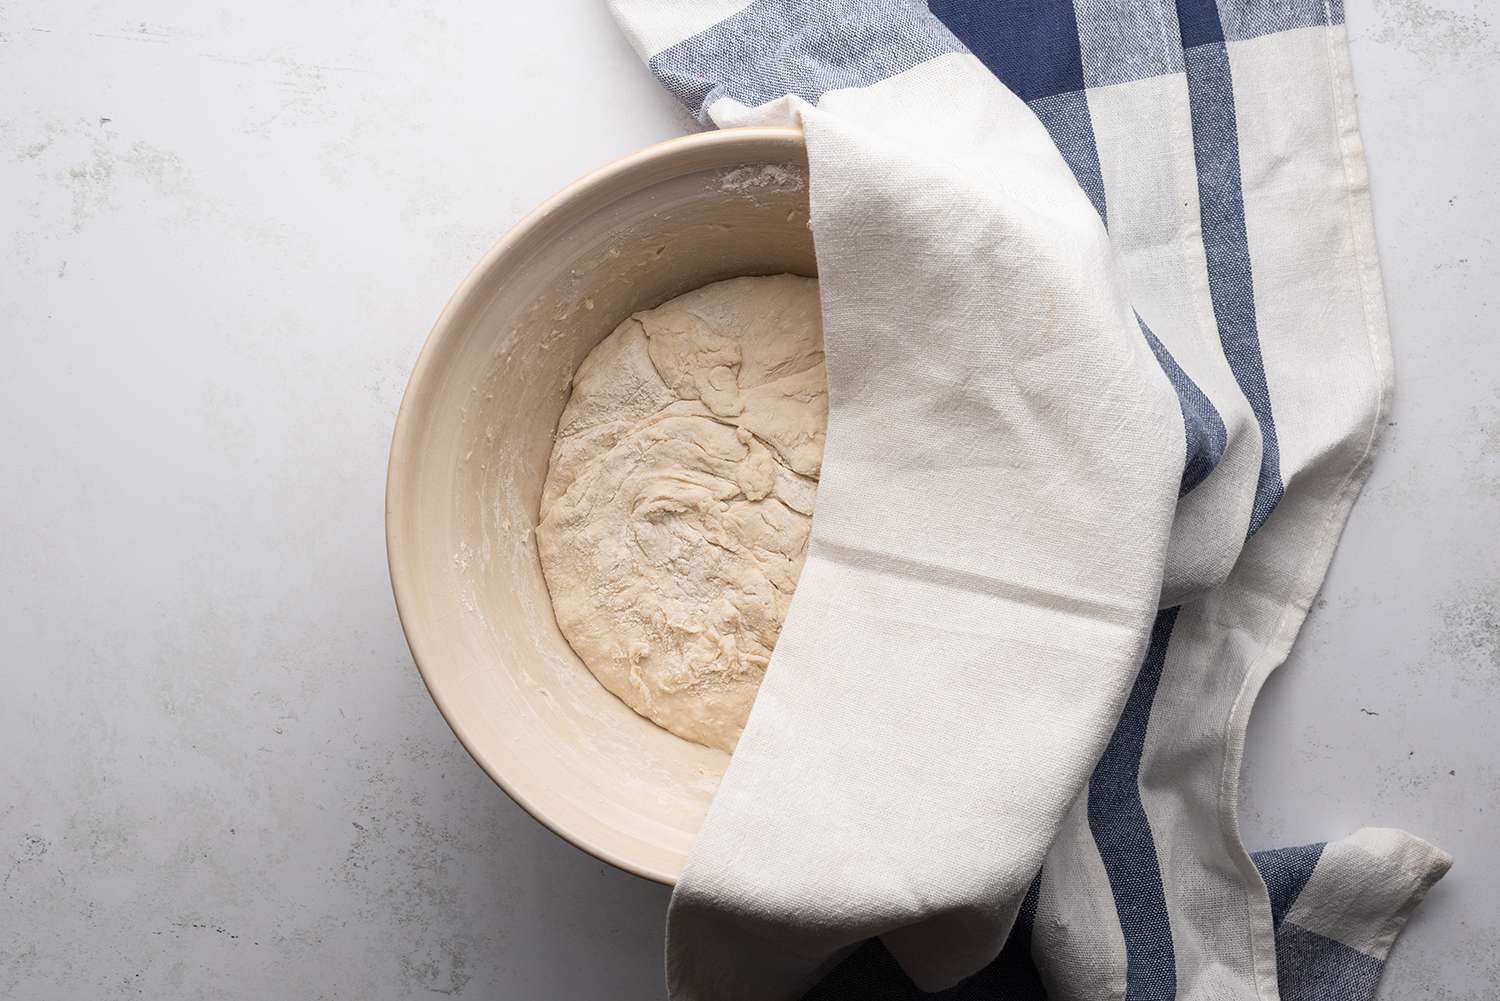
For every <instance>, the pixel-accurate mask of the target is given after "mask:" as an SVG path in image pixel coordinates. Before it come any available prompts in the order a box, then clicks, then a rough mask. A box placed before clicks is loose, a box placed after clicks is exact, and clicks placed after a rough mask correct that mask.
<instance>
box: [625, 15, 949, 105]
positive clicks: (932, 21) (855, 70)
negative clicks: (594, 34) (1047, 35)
mask: <svg viewBox="0 0 1500 1001" xmlns="http://www.w3.org/2000/svg"><path fill="white" fill-rule="evenodd" d="M962 49H963V46H962V45H961V44H960V43H959V42H958V40H957V39H955V38H954V37H953V35H952V33H951V32H949V31H948V30H947V29H946V28H944V27H943V25H942V23H941V22H939V21H938V20H937V19H936V18H934V17H933V16H932V15H931V14H929V13H928V11H927V10H926V8H924V7H923V6H922V5H921V3H920V2H919V0H900V2H895V3H892V2H885V0H755V2H754V3H751V4H750V6H748V7H746V8H745V9H743V10H741V11H739V12H738V13H736V14H733V15H731V16H729V17H727V18H725V19H724V20H723V21H720V22H719V23H718V24H716V25H714V26H713V27H712V28H709V29H708V30H707V31H704V32H701V33H700V34H697V35H694V36H693V37H692V38H689V39H686V40H685V41H682V42H679V43H678V44H676V45H674V46H672V47H671V48H668V49H664V50H663V51H661V52H659V53H657V54H656V55H654V56H652V57H651V59H650V60H649V63H650V66H651V71H652V72H653V73H655V74H656V76H657V78H658V79H659V80H661V82H662V83H663V84H664V85H665V86H666V88H667V89H668V90H670V91H671V92H672V93H673V94H674V95H676V97H677V99H678V100H680V101H682V103H683V104H685V105H687V106H688V108H689V109H691V110H692V111H693V112H694V113H695V114H696V115H697V116H698V117H699V118H700V119H701V120H703V121H704V122H707V121H708V107H709V106H710V105H712V104H713V103H714V102H715V101H717V100H719V99H720V98H725V97H728V98H733V99H734V100H736V101H739V102H740V103H741V104H743V105H745V106H747V107H755V106H756V105H760V104H765V103H766V102H767V101H774V100H776V99H777V98H780V97H784V96H786V95H787V94H796V95H797V96H799V97H802V98H804V99H806V100H807V101H809V102H813V103H816V102H817V100H818V98H820V97H822V96H823V94H824V93H826V92H827V91H830V90H837V89H839V88H843V87H864V86H868V85H869V84H872V83H877V82H879V81H881V80H885V79H888V78H889V77H893V76H895V75H896V74H898V73H903V72H905V71H906V70H909V69H911V68H912V67H913V66H916V65H917V64H919V63H923V62H926V61H927V60H929V59H932V58H934V57H936V56H940V55H943V54H944V53H947V52H958V51H962Z"/></svg>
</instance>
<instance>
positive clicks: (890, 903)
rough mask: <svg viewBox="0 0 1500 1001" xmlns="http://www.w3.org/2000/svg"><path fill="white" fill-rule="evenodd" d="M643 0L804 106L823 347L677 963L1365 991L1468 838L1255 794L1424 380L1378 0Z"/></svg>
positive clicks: (694, 71)
mask: <svg viewBox="0 0 1500 1001" xmlns="http://www.w3.org/2000/svg"><path fill="white" fill-rule="evenodd" d="M611 7H612V9H613V10H614V12H615V14H616V17H617V18H618V20H619V21H620V23H621V25H622V26H623V27H624V29H625V31H626V33H627V35H628V36H629V37H630V39H631V41H632V43H633V44H634V45H635V47H636V48H637V50H638V51H639V52H640V53H641V54H642V56H643V57H644V58H645V59H646V61H647V63H648V65H649V66H650V68H651V69H652V71H653V72H654V73H655V74H656V76H657V77H658V78H659V79H660V80H661V82H662V83H663V84H664V85H665V86H666V87H667V88H668V89H669V90H671V91H672V92H673V93H674V94H675V95H676V96H677V97H679V98H680V99H681V100H682V101H683V102H684V103H685V104H686V105H687V106H688V107H689V108H690V109H691V110H692V111H693V112H694V113H695V114H697V115H698V116H699V118H700V119H701V120H702V121H704V122H705V123H706V124H715V125H718V126H721V127H724V126H737V125H800V126H801V127H802V128H803V130H804V132H805V134H806V139H807V148H808V158H809V184H810V203H811V209H812V219H811V225H812V228H813V234H814V239H815V243H816V250H817V258H818V267H819V279H820V284H821V290H822V296H823V313H824V335H825V341H826V348H827V356H828V374H829V403H830V412H829V428H828V441H827V451H826V454H825V459H824V466H823V471H822V479H821V483H820V487H819V495H818V509H817V515H816V517H815V519H814V522H813V529H812V539H811V542H810V545H809V552H808V559H807V563H806V567H805V569H804V571H803V574H802V578H801V580H800V582H799V584H798V590H797V593H796V596H795V598H794V600H793V603H792V606H791V610H790V613H789V615H788V618H787V621H786V625H785V628H784V630H783V633H782V636H781V638H780V641H779V642H778V645H777V647H776V651H775V655H774V657H773V659H772V663H771V666H770V668H769V669H768V671H767V675H766V679H765V682H764V684H763V686H762V689H761V692H760V695H759V697H758V699H757V702H756V705H755V709H754V711H753V712H752V714H751V717H750V720H749V723H748V725H747V727H746V730H745V733H744V736H743V738H742V739H741V742H740V745H739V748H738V750H737V751H736V753H735V755H734V758H733V760H732V761H731V764H730V767H729V769H728V771H727V773H726V775H725V777H724V780H723V783H722V785H721V787H720V790H719V792H718V795H717V796H716V798H715V800H714V803H713V805H712V807H711V809H710V811H709V814H708V817H707V820H706V822H705V826H704V829H703V831H702V833H701V834H700V836H699V838H698V840H697V842H696V843H695V845H694V848H693V851H692V854H691V856H690V858H689V861H688V864H687V867H686V869H685V871H684V872H683V874H682V878H681V880H680V881H679V883H678V886H677V888H676V891H675V892H674V895H673V899H672V904H671V907H670V910H669V916H668V946H667V951H668V956H667V966H668V986H669V992H670V994H671V996H672V997H673V998H674V999H676V1001H737V999H747V1001H748V999H782V998H786V999H791V998H797V997H802V996H807V997H810V998H830V999H832V998H845V999H858V998H908V997H910V998H916V997H923V996H928V993H926V992H947V993H941V994H939V996H942V997H952V998H1031V997H1044V996H1050V997H1054V998H1078V999H1090V1001H1091V999H1094V998H1129V999H1136V998H1143V999H1144V998H1149V999H1153V1001H1155V999H1171V998H1184V999H1204V1001H1208V999H1213V1001H1224V999H1241V998H1244V999H1251V998H1254V999H1260V1001H1272V999H1275V998H1276V997H1278V996H1281V997H1283V998H1286V999H1288V1001H1295V999H1303V998H1306V999H1322V1001H1345V999H1348V1001H1362V999H1366V998H1369V997H1371V996H1372V994H1373V991H1374V985H1375V983H1376V980H1377V979H1378V976H1379V972H1380V968H1381V964H1382V963H1383V962H1384V959H1385V956H1386V953H1387V951H1388V950H1389V948H1390V944H1391V942H1392V940H1393V939H1394V937H1395V935H1396V933H1397V932H1398V931H1399V929H1400V927H1401V924H1402V923H1403V922H1404V920H1405V917H1406V915H1407V914H1408V913H1409V911H1410V909H1411V908H1412V907H1413V906H1415V903H1416V902H1417V901H1418V900H1419V899H1420V897H1421V895H1422V894H1423V893H1425V891H1426V889H1427V888H1428V887H1429V886H1430V885H1431V884H1432V883H1433V882H1434V881H1435V880H1436V879H1437V878H1438V877H1439V876H1441V874H1442V873H1443V872H1444V871H1445V870H1446V868H1447V866H1448V859H1447V857H1446V856H1445V855H1444V854H1443V853H1442V852H1440V851H1438V850H1437V849H1435V848H1432V847H1431V846H1429V845H1427V844H1426V843H1424V842H1422V841H1420V840H1419V839H1416V838H1414V837H1411V836H1410V835H1405V834H1401V833H1399V832H1392V831H1384V830H1365V831H1360V832H1357V833H1356V834H1354V835H1352V836H1350V837H1349V838H1346V839H1345V840H1343V841H1338V842H1334V843H1332V844H1328V845H1326V846H1325V845H1313V846H1304V847H1301V848H1294V849H1286V850H1282V851H1272V852H1266V853H1259V854H1256V855H1251V854H1250V853H1248V852H1247V851H1246V850H1245V848H1244V847H1243V846H1242V844H1241V842H1240V840H1239V836H1238V830H1237V819H1236V809H1237V799H1238V776H1239V765H1240V758H1241V751H1242V746H1243V740H1244V734H1245V726H1246V723H1247V721H1248V716H1249V712H1250V707H1251V704H1252V702H1253V701H1254V697H1255V694H1256V692H1257V690H1258V689H1259V687H1260V685H1261V683H1262V681H1263V680H1264V679H1265V677H1266V675H1267V674H1268V673H1269V672H1270V671H1271V670H1272V669H1273V668H1274V667H1275V666H1276V665H1277V664H1279V663H1280V662H1281V661H1282V660H1283V659H1284V658H1285V656H1286V653H1287V651H1288V649H1289V647H1290V645H1291V642H1292V640H1293V638H1294V636H1295V634H1296V632H1297V629H1298V627H1299V626H1300V624H1301V622H1302V620H1303V618H1304V617H1305V615H1306V612H1307V609H1308V607H1309V605H1310V603H1311V601H1312V599H1313V597H1314V595H1315V594H1316V592H1317V589H1318V587H1319V585H1320V583H1321V581H1322V579H1323V576H1324V573H1325V571H1326V569H1327V565H1328V562H1329V560H1330V558H1331V556H1332V551H1333V547H1334V545H1335V543H1336V541H1337V538H1338V535H1339V532H1340V530H1341V529H1342V526H1343V523H1344V520H1345V518H1346V516H1347V514H1348V511H1349V508H1350V506H1351V505H1352V503H1353V501H1354V499H1355V496H1356V495H1357V493H1358V491H1359V488H1360V486H1361V485H1362V483H1363V481H1364V478H1365V476H1366V474H1367V470H1368V465H1369V461H1370V458H1371V454H1372V450H1373V447H1374V444H1375V442H1376V440H1377V438H1378V435H1379V431H1380V429H1381V427H1382V425H1383V423H1384V420H1385V415H1386V410H1387V407H1388V402H1389V395H1390V379H1391V375H1390V355H1389V346H1388V339H1387V331H1386V321H1385V312H1384V305H1383V301H1382V292H1381V286H1380V276H1379V271H1378V265H1377V262H1376V258H1375V247H1374V234H1373V229H1372V223H1371V216H1370V207H1369V199H1368V190H1367V183H1366V175H1365V167H1364V160H1363V153H1362V149H1361V146H1360V141H1359V135H1358V129H1357V124H1356V120H1355V112H1354V97H1353V83H1352V79H1351V76H1350V70H1349V65H1348V56H1347V43H1346V39H1345V34H1344V27H1343V24H1342V21H1343V17H1342V9H1341V5H1340V4H1339V3H1337V2H1332V0H1218V2H1215V0H1013V2H983V0H933V2H932V4H931V7H930V9H929V7H928V6H926V5H924V4H922V3H921V2H919V0H749V2H746V0H611Z"/></svg>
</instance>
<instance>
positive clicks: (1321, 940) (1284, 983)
mask: <svg viewBox="0 0 1500 1001" xmlns="http://www.w3.org/2000/svg"><path fill="white" fill-rule="evenodd" d="M1384 969H1385V962H1384V961H1383V960H1379V959H1376V958H1375V957H1374V956H1367V955H1365V954H1364V953H1362V952H1360V951H1359V950H1358V949H1351V948H1349V947H1348V946H1347V945H1345V944H1343V943H1342V942H1335V941H1334V940H1333V939H1331V938H1327V937H1325V936H1323V935H1319V934H1318V933H1316V932H1311V931H1308V930H1307V929H1306V928H1300V927H1298V926H1297V925H1295V924H1292V923H1291V922H1287V923H1285V924H1283V925H1282V926H1281V927H1280V928H1278V929H1277V930H1276V986H1277V988H1278V991H1279V993H1280V994H1281V1001H1374V998H1375V989H1376V987H1378V986H1379V984H1380V974H1381V973H1382V972H1383V971H1384Z"/></svg>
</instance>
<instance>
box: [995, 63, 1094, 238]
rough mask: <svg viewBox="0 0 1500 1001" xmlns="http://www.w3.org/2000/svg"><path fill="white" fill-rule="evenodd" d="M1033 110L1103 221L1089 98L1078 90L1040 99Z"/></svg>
mask: <svg viewBox="0 0 1500 1001" xmlns="http://www.w3.org/2000/svg"><path fill="white" fill-rule="evenodd" d="M1002 79H1003V78H1002ZM1031 110H1032V112H1033V113H1034V114H1035V115H1036V117H1037V118H1039V119H1040V120H1041V123H1042V125H1044V126H1045V127H1046V129H1047V134H1048V135H1050V136H1051V137H1052V142H1053V143H1054V144H1055V145H1056V146H1057V151H1058V152H1059V153H1061V154H1062V158H1063V160H1064V161H1065V162H1066V163H1067V165H1068V169H1069V170H1071V171H1072V172H1073V177H1074V178H1076V179H1077V181H1078V186H1079V187H1080V188H1082V189H1083V193H1084V194H1086V195H1088V196H1089V201H1091V202H1093V203H1094V211H1096V212H1098V213H1099V218H1100V219H1104V218H1106V217H1105V212H1104V209H1105V201H1104V170H1103V169H1102V168H1101V167H1100V166H1099V145H1098V143H1097V142H1096V140H1095V139H1094V119H1093V118H1092V116H1090V115H1089V100H1088V97H1087V95H1085V94H1084V93H1083V91H1081V90H1077V91H1072V92H1069V93H1066V94H1052V95H1049V96H1047V97H1038V98H1036V99H1035V100H1033V101H1032V102H1031Z"/></svg>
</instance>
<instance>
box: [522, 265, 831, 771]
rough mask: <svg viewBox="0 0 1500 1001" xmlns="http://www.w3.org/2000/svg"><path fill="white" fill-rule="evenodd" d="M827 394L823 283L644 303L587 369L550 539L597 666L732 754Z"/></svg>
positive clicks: (675, 726)
mask: <svg viewBox="0 0 1500 1001" xmlns="http://www.w3.org/2000/svg"><path fill="white" fill-rule="evenodd" d="M827 421H828V390H827V383H826V376H825V371H824V366H823V328H822V321H821V317H820V314H819V308H818V283H817V281H816V280H815V279H812V278H800V277H797V276H795V275H776V276H772V277H764V278H735V279H731V280H729V281H723V282H718V283H716V284H713V285H709V286H706V287H704V288H701V289H698V290H697V291H695V292H689V293H687V294H686V295H682V296H678V297H677V298H676V299H673V300H671V301H670V302H668V303H665V304H664V305H661V306H658V307H657V308H656V309H652V310H647V311H645V312H643V313H637V314H636V315H634V316H632V317H630V318H629V319H628V320H626V321H625V322H624V323H622V324H620V326H619V327H617V328H616V329H615V331H614V333H612V334H610V335H609V336H608V337H607V338H605V339H604V341H602V342H601V343H600V344H599V346H598V347H596V348H595V349H594V350H593V351H591V352H590V353H589V355H588V357H587V358H585V359H584V361H583V364H582V365H581V366H579V369H578V372H577V374H576V375H575V376H574V377H573V391H572V395H571V396H570V398H569V399H568V405H567V408H566V409H565V410H564V411H563V415H562V419H561V421H560V422H559V424H558V428H557V440H556V445H555V446H554V448H553V450H552V463H551V466H550V467H549V468H548V470H547V481H546V485H545V487H544V488H543V494H542V505H541V521H540V523H539V524H538V525H537V530H536V538H537V548H538V550H539V551H540V553H541V560H542V571H543V573H544V574H545V575H546V579H547V587H548V590H549V591H550V592H551V594H552V607H553V609H554V610H555V611H556V614H557V624H558V626H559V627H561V629H562V633H563V635H564V636H566V637H567V639H568V642H569V643H571V644H572V646H573V649H574V651H576V652H577V654H578V656H579V657H580V658H582V660H583V662H584V663H585V664H587V665H588V668H589V670H591V671H592V672H593V673H594V675H595V677H597V678H598V679H599V681H600V682H601V683H603V685H604V687H605V688H608V689H609V690H610V691H611V692H613V693H614V694H615V695H618V696H619V697H620V698H621V699H623V700H624V701H625V703H626V704H627V705H629V706H630V707H631V708H632V709H634V710H635V711H636V712H638V713H640V714H641V715H642V716H645V717H646V718H647V719H650V720H652V721H654V722H656V723H657V724H659V725H661V726H663V727H665V728H666V729H668V730H670V731H672V732H673V733H675V734H677V735H678V736H681V737H686V738H687V739H689V740H695V741H697V742H699V743H701V744H707V745H708V746H710V747H718V748H723V749H724V750H726V751H731V750H733V749H734V745H735V743H736V742H737V741H738V740H739V736H740V731H741V730H742V729H743V728H744V726H745V719H746V718H747V717H748V716H749V714H750V705H751V703H752V702H753V701H754V700H755V692H756V689H757V688H759V686H760V680H761V678H762V676H764V674H765V670H766V664H767V663H768V661H769V660H770V657H771V648H772V647H773V646H774V645H775V643H776V637H777V634H778V633H780V631H781V623H782V620H783V619H784V618H785V617H786V610H787V606H788V605H789V604H790V602H791V598H792V590H793V588H795V587H796V584H797V576H798V574H800V573H801V571H802V563H803V559H804V557H805V555H806V551H807V537H808V531H809V529H810V526H811V522H812V513H813V498H814V495H815V494H816V492H817V485H818V472H819V468H820V465H821V463H822V460H823V439H824V429H825V426H826V424H827Z"/></svg>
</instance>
